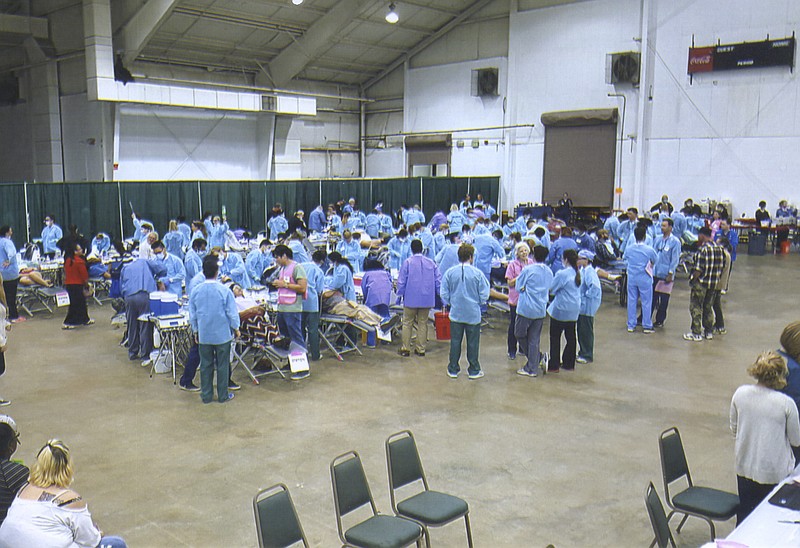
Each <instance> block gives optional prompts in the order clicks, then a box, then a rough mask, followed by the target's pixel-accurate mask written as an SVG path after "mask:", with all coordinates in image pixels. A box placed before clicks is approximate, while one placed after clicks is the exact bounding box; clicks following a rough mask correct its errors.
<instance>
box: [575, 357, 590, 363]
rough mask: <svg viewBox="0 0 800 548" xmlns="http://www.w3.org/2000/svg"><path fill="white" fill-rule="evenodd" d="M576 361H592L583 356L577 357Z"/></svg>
mask: <svg viewBox="0 0 800 548" xmlns="http://www.w3.org/2000/svg"><path fill="white" fill-rule="evenodd" d="M575 363H590V362H589V360H587V359H586V358H584V357H583V356H578V357H577V358H575Z"/></svg>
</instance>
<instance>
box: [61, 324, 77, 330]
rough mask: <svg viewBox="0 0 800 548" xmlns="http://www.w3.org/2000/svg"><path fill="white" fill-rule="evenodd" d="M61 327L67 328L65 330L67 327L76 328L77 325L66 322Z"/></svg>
mask: <svg viewBox="0 0 800 548" xmlns="http://www.w3.org/2000/svg"><path fill="white" fill-rule="evenodd" d="M61 329H65V330H66V329H75V326H74V325H70V324H68V323H65V324H64V325H62V326H61Z"/></svg>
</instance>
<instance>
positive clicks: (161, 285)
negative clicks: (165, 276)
mask: <svg viewBox="0 0 800 548" xmlns="http://www.w3.org/2000/svg"><path fill="white" fill-rule="evenodd" d="M156 285H157V287H158V290H159V291H166V290H167V286H166V285H164V282H158V284H156Z"/></svg>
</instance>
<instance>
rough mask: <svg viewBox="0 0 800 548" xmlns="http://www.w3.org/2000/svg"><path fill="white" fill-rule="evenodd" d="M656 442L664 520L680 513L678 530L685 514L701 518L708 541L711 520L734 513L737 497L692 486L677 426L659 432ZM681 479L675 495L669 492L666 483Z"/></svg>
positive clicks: (723, 519)
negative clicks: (681, 486)
mask: <svg viewBox="0 0 800 548" xmlns="http://www.w3.org/2000/svg"><path fill="white" fill-rule="evenodd" d="M658 441H659V444H658V448H659V450H660V452H661V472H662V474H663V476H664V496H665V497H666V499H667V505H668V506H669V507H670V508H671V511H670V513H669V515H668V516H667V521H668V522H669V520H670V519H671V518H672V516H673V514H684V516H683V519H682V520H681V522H680V524H679V525H678V529H677V531H678V532H679V533H680V532H681V527H683V524H684V523H686V520H687V519H688V518H689V516H695V517H698V518H700V519H704V520H705V521H706V522H708V525H709V527H710V528H711V540H714V538H716V530H715V529H714V521H713V520H719V521H726V520H728V519H730V518H732V517H733V516H734V515H736V510H737V509H738V508H739V497H738V496H736V495H734V494H733V493H728V492H727V491H720V490H719V489H713V488H710V487H700V486H697V485H694V483H693V482H692V475H691V474H690V473H689V465H688V464H687V462H686V454H685V453H684V451H683V443H682V442H681V434H680V432H678V429H677V428H675V427H674V426H673V427H672V428H668V429H667V430H664V431H663V432H661V436H660V437H659V440H658ZM682 479H684V480H685V481H686V484H687V487H686V488H685V489H684V490H683V491H681V492H679V493H677V494H675V495H670V491H669V486H670V485H672V484H673V483H675V482H676V481H679V480H682Z"/></svg>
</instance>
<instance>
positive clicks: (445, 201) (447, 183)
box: [422, 177, 469, 219]
mask: <svg viewBox="0 0 800 548" xmlns="http://www.w3.org/2000/svg"><path fill="white" fill-rule="evenodd" d="M468 186H469V178H468V177H458V178H456V177H425V178H423V179H422V193H423V200H424V202H425V206H424V212H425V218H426V219H430V218H431V217H432V216H433V215H434V213H436V212H437V211H442V212H444V214H445V215H446V214H447V213H449V212H450V205H451V204H456V205H458V204H460V203H461V200H463V199H464V196H466V194H467V188H468Z"/></svg>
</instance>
